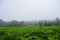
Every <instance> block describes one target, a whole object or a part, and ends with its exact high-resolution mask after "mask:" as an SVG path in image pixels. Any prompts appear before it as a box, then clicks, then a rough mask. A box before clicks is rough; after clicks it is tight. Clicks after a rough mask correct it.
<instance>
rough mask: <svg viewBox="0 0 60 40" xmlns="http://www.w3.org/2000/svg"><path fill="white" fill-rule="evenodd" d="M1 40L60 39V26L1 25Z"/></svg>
mask: <svg viewBox="0 0 60 40" xmlns="http://www.w3.org/2000/svg"><path fill="white" fill-rule="evenodd" d="M0 40H60V26H43V27H39V26H33V27H32V26H22V27H7V28H5V27H4V28H2V27H1V28H0Z"/></svg>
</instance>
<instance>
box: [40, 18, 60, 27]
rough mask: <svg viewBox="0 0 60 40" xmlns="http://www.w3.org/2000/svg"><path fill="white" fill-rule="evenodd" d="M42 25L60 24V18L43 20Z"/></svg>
mask: <svg viewBox="0 0 60 40" xmlns="http://www.w3.org/2000/svg"><path fill="white" fill-rule="evenodd" d="M39 25H40V26H60V19H59V18H56V19H55V20H41V21H39Z"/></svg>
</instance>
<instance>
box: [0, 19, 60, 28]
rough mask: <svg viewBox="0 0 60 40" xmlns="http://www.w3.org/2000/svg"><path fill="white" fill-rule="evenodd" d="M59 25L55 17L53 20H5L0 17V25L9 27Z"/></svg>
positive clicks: (59, 21)
mask: <svg viewBox="0 0 60 40" xmlns="http://www.w3.org/2000/svg"><path fill="white" fill-rule="evenodd" d="M37 25H40V26H59V25H60V19H59V18H56V19H55V20H40V21H17V20H12V21H8V22H5V21H4V20H2V19H0V27H11V26H37Z"/></svg>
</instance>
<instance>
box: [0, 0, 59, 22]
mask: <svg viewBox="0 0 60 40" xmlns="http://www.w3.org/2000/svg"><path fill="white" fill-rule="evenodd" d="M56 17H60V0H0V19H3V20H5V21H10V20H22V21H30V20H42V19H43V20H45V19H46V20H47V19H55V18H56Z"/></svg>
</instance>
